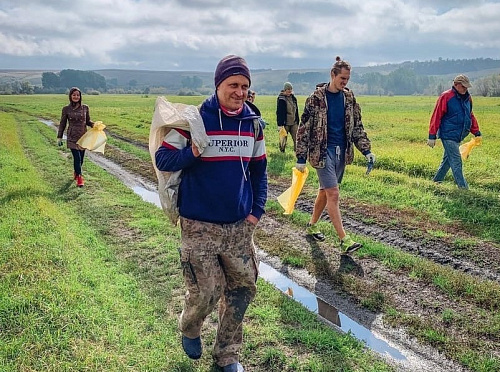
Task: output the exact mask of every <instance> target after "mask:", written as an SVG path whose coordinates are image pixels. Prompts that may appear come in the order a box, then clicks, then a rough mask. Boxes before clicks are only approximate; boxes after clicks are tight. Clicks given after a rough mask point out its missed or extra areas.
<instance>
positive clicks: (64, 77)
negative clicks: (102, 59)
mask: <svg viewBox="0 0 500 372" xmlns="http://www.w3.org/2000/svg"><path fill="white" fill-rule="evenodd" d="M42 87H43V90H44V91H46V92H54V93H55V92H59V91H61V89H62V90H63V91H66V90H67V89H69V88H71V87H79V88H80V89H82V90H84V91H89V90H95V91H101V92H105V91H106V79H105V78H104V76H102V75H99V74H98V73H96V72H94V71H80V70H62V71H61V72H59V73H58V74H56V73H54V72H44V73H43V74H42Z"/></svg>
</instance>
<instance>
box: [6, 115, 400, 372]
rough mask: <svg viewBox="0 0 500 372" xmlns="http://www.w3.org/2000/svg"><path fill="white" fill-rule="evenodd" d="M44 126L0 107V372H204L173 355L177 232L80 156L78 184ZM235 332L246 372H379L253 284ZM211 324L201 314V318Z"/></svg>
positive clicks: (177, 351)
mask: <svg viewBox="0 0 500 372" xmlns="http://www.w3.org/2000/svg"><path fill="white" fill-rule="evenodd" d="M53 136H54V133H53V131H52V129H50V128H48V127H47V126H45V125H43V124H40V123H39V122H37V120H36V119H34V118H31V117H29V116H28V115H24V114H19V113H16V114H6V113H2V112H0V203H1V208H0V245H1V247H2V250H1V251H0V288H1V291H0V329H1V330H2V331H1V333H0V369H1V370H2V371H27V370H36V371H70V370H93V371H94V370H95V371H125V370H127V371H209V370H215V369H214V367H213V365H212V362H211V357H210V347H211V345H210V342H211V341H213V337H214V333H215V329H214V327H213V326H212V324H211V322H208V323H207V324H206V326H205V327H204V329H203V337H204V340H205V346H206V352H205V354H204V356H203V357H202V359H201V360H200V361H199V362H192V361H190V360H188V358H187V357H186V356H185V355H184V353H183V352H182V349H181V347H180V344H179V337H180V336H179V333H178V331H177V317H178V315H179V313H180V310H181V304H182V296H183V289H182V287H183V286H182V278H181V273H180V268H179V264H178V253H177V248H178V246H179V232H178V229H176V228H173V227H171V226H170V225H169V224H168V223H167V221H166V218H165V217H164V215H163V213H162V212H161V211H160V210H159V209H158V208H156V207H154V206H152V205H151V204H149V203H146V202H143V201H142V200H141V199H140V197H139V196H137V195H135V194H134V193H133V192H132V191H131V190H128V189H127V188H126V187H125V186H124V185H122V184H121V183H120V182H119V181H118V180H116V179H115V178H114V177H112V176H110V175H109V174H108V173H107V172H105V171H104V170H102V169H100V168H98V167H97V166H94V165H93V164H92V163H90V162H89V161H87V162H86V163H85V165H84V168H85V174H86V176H87V177H86V181H87V183H86V186H85V188H83V189H78V188H76V187H75V186H74V181H73V180H72V177H71V174H72V160H71V158H70V156H69V153H68V151H67V150H65V149H60V148H57V147H56V146H54V145H55V140H54V139H53ZM258 286H259V291H258V296H257V298H256V300H255V302H254V303H253V304H252V305H251V307H250V309H249V311H248V317H247V318H246V319H247V320H246V322H245V325H244V333H245V343H244V348H243V350H242V362H243V363H244V364H245V365H247V366H248V367H249V369H251V370H254V371H374V372H375V371H389V370H391V368H390V367H388V366H387V365H385V364H384V363H383V362H381V361H380V360H378V359H377V358H376V357H375V356H373V355H372V354H371V353H369V352H366V351H365V349H364V347H363V345H362V343H360V342H358V341H356V340H354V339H353V338H352V337H351V336H349V335H343V334H339V333H337V332H335V331H333V330H331V329H329V328H328V327H326V326H324V325H323V324H321V323H319V322H318V321H317V319H316V316H315V315H314V314H311V313H310V312H309V311H307V310H306V309H305V308H303V307H301V306H299V305H298V304H297V303H295V302H294V301H292V300H291V299H289V298H288V297H287V296H285V295H283V294H282V293H280V292H279V291H277V290H275V289H274V288H273V287H272V286H271V285H269V284H267V283H265V282H264V281H262V280H259V282H258ZM211 318H212V320H213V318H214V317H213V316H212V317H211Z"/></svg>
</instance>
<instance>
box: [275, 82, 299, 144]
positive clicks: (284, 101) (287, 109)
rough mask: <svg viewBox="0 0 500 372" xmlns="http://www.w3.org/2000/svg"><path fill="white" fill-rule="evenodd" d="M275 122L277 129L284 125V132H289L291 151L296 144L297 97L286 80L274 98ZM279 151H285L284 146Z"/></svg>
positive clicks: (297, 123)
mask: <svg viewBox="0 0 500 372" xmlns="http://www.w3.org/2000/svg"><path fill="white" fill-rule="evenodd" d="M276 101H277V102H276V122H277V123H278V130H279V129H280V127H284V128H285V130H286V132H287V133H289V134H291V136H292V140H293V151H294V152H295V150H296V145H297V129H298V127H299V108H298V105H297V98H296V97H295V95H294V94H293V87H292V84H291V83H289V82H286V83H285V84H284V85H283V90H282V91H281V92H280V94H279V95H278V98H277V99H276ZM280 151H281V152H285V148H284V147H283V148H281V147H280Z"/></svg>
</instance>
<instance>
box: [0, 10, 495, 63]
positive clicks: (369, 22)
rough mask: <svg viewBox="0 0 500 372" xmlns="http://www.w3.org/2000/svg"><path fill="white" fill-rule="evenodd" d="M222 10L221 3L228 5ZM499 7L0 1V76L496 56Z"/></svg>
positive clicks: (386, 61) (385, 61) (395, 61)
mask: <svg viewBox="0 0 500 372" xmlns="http://www.w3.org/2000/svg"><path fill="white" fill-rule="evenodd" d="M229 4H231V5H229ZM499 20H500V1H486V0H485V1H480V0H476V1H475V0H470V1H462V0H455V1H441V0H439V1H438V0H421V1H418V0H364V1H360V2H354V1H348V0H304V1H302V0H279V1H272V0H266V1H264V0H255V1H250V0H247V1H239V2H232V1H227V0H183V1H161V0H76V1H67V0H40V1H39V0H30V1H26V0H16V1H12V0H0V69H42V70H61V69H68V68H72V69H81V70H94V69H105V68H120V69H141V70H198V71H213V70H214V68H215V65H216V64H217V62H218V60H219V59H220V58H221V57H223V56H224V55H226V54H230V53H233V54H238V55H241V56H243V57H245V58H246V59H247V61H248V63H249V65H250V68H251V69H260V68H272V69H295V68H328V67H330V66H331V64H332V62H333V60H334V58H335V56H336V55H340V56H341V57H342V58H344V59H346V60H348V61H349V62H350V63H351V64H352V65H353V66H367V65H373V64H383V63H388V62H394V63H397V62H402V61H408V60H410V61H414V60H419V61H425V60H436V59H438V58H440V57H441V58H444V59H447V58H449V59H462V58H479V57H483V58H494V59H500V38H499V37H498V35H500V21H499Z"/></svg>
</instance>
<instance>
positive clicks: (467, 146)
mask: <svg viewBox="0 0 500 372" xmlns="http://www.w3.org/2000/svg"><path fill="white" fill-rule="evenodd" d="M481 141H482V140H481V137H474V138H473V139H471V140H470V141H469V142H466V143H464V144H462V145H460V147H459V150H460V156H461V157H462V160H467V159H468V158H469V155H470V152H471V151H472V149H473V148H474V147H476V146H480V145H481Z"/></svg>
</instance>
